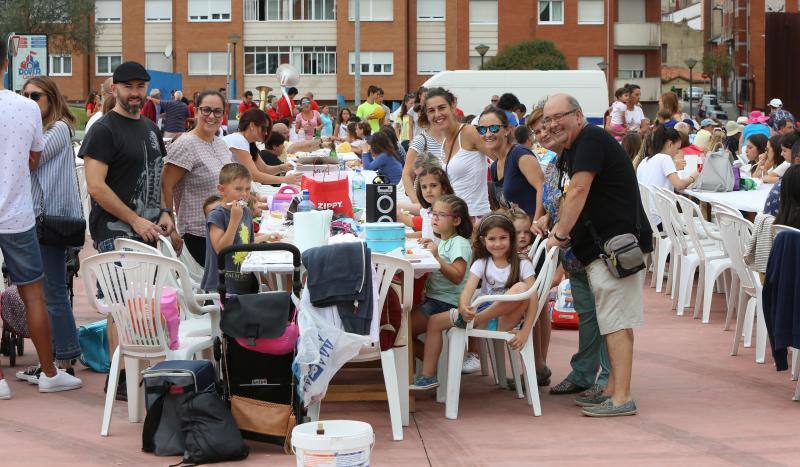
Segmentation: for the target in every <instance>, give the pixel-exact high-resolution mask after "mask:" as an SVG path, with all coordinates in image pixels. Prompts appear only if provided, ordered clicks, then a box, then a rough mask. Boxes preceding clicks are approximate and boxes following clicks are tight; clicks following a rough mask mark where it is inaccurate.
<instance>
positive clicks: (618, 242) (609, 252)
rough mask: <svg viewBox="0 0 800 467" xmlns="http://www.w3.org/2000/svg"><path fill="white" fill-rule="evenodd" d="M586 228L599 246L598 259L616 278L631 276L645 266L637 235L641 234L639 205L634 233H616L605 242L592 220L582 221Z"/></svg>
mask: <svg viewBox="0 0 800 467" xmlns="http://www.w3.org/2000/svg"><path fill="white" fill-rule="evenodd" d="M584 224H585V225H586V228H587V229H588V230H589V233H590V234H591V235H592V238H594V242H595V243H596V244H597V247H598V248H600V252H601V253H600V259H602V260H603V262H605V263H606V267H607V268H608V271H609V272H610V273H611V275H612V276H614V277H616V278H617V279H622V278H623V277H628V276H632V275H633V274H636V273H637V272H639V271H641V270H642V269H644V268H645V264H644V253H643V252H642V248H641V246H639V235H641V230H642V227H641V222H640V218H639V206H638V205H637V206H636V233H635V234H633V233H625V234H621V235H616V236H614V237H611V238H609V239H608V240H606V242H605V243H603V241H602V240H601V239H600V236H599V235H598V234H597V230H595V228H594V225H592V221H590V220H589V219H586V220H585V221H584Z"/></svg>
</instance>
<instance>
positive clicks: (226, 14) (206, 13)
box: [189, 0, 231, 21]
mask: <svg viewBox="0 0 800 467" xmlns="http://www.w3.org/2000/svg"><path fill="white" fill-rule="evenodd" d="M230 19H231V0H189V21H230Z"/></svg>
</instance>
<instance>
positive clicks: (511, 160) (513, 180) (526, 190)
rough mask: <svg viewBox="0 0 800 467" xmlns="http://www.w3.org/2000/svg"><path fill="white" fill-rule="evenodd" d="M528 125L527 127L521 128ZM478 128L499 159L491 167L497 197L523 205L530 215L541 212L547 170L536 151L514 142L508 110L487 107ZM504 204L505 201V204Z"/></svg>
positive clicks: (490, 151) (537, 215) (485, 142)
mask: <svg viewBox="0 0 800 467" xmlns="http://www.w3.org/2000/svg"><path fill="white" fill-rule="evenodd" d="M521 128H526V127H521ZM475 129H476V130H477V131H478V134H479V135H481V138H482V139H483V142H484V144H485V145H486V150H487V151H488V152H487V154H488V155H490V156H493V157H492V158H493V159H495V161H494V162H492V165H491V167H490V172H491V176H492V182H493V183H494V189H495V196H496V197H497V198H498V199H499V198H500V197H501V194H502V197H503V198H504V199H505V201H506V202H507V203H508V206H509V207H510V205H511V204H512V203H513V204H515V205H517V206H519V207H520V209H522V210H523V211H525V214H527V215H529V216H534V215H535V216H536V217H537V218H538V217H539V215H541V214H542V213H543V212H544V210H543V209H542V183H543V182H544V173H542V166H541V165H539V160H538V159H537V158H536V156H535V155H534V154H533V152H532V151H531V150H530V149H528V148H526V147H525V146H522V145H520V144H515V143H513V142H512V141H511V129H510V128H509V125H508V118H506V114H505V112H503V111H502V110H501V109H499V108H497V107H491V106H490V107H489V108H488V109H486V110H484V111H483V113H482V114H481V116H480V118H479V124H478V126H477V127H475ZM501 204H502V203H501Z"/></svg>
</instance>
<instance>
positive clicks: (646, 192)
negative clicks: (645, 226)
mask: <svg viewBox="0 0 800 467" xmlns="http://www.w3.org/2000/svg"><path fill="white" fill-rule="evenodd" d="M639 195H640V196H641V197H642V206H644V213H645V215H646V216H647V222H648V223H650V230H651V231H652V232H653V233H654V234H656V235H658V224H657V223H656V221H655V219H654V217H653V214H654V213H653V210H654V209H655V201H654V200H653V196H654V194H653V192H652V190H651V189H650V187H649V186H647V185H645V184H643V183H639ZM659 217H660V216H659Z"/></svg>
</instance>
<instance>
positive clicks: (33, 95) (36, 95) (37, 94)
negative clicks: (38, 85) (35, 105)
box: [22, 91, 44, 102]
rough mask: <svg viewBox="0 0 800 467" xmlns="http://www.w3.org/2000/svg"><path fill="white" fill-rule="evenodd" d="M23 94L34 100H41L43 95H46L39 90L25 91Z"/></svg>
mask: <svg viewBox="0 0 800 467" xmlns="http://www.w3.org/2000/svg"><path fill="white" fill-rule="evenodd" d="M22 96H23V97H27V98H29V99H30V100H32V101H36V102H39V99H41V98H42V96H44V93H43V92H39V91H33V92H23V93H22Z"/></svg>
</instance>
